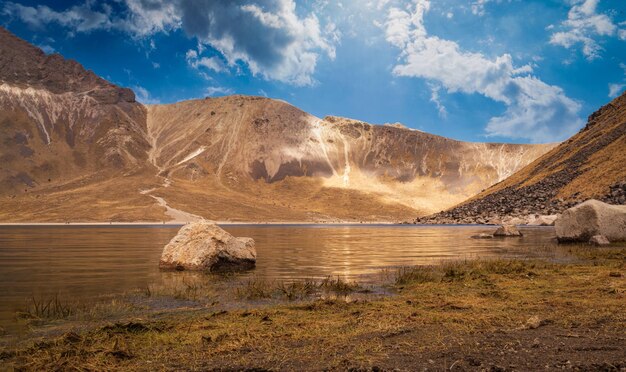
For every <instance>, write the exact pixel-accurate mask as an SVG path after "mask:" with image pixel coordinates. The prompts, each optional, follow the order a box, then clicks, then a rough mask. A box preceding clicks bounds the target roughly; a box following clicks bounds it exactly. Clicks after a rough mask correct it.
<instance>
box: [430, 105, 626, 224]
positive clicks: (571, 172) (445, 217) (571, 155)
mask: <svg viewBox="0 0 626 372" xmlns="http://www.w3.org/2000/svg"><path fill="white" fill-rule="evenodd" d="M592 198H595V199H599V200H602V201H605V202H607V203H610V204H626V93H624V94H622V95H621V96H620V97H617V98H616V99H614V100H613V101H612V102H611V103H609V104H607V105H605V106H603V107H602V108H600V109H599V110H598V111H596V112H595V113H593V114H592V115H591V116H589V119H588V122H587V125H586V126H585V127H584V128H583V129H581V130H580V132H579V133H577V134H576V135H574V136H573V137H572V138H570V139H568V140H567V141H565V142H563V143H561V144H560V145H559V146H557V147H555V148H554V149H552V150H551V151H549V152H548V153H546V154H544V155H543V156H541V157H539V158H538V159H537V160H535V161H534V162H532V163H531V164H529V165H528V166H526V167H524V168H523V169H521V170H520V171H519V172H517V173H515V174H514V175H512V176H511V177H509V178H507V179H506V180H504V181H503V182H500V183H498V184H496V185H494V186H492V187H490V188H488V189H487V190H485V191H484V192H482V193H479V194H478V195H476V196H474V197H473V198H471V199H470V200H468V201H466V202H464V203H462V204H461V205H459V206H457V207H454V208H452V209H450V210H448V211H445V212H442V213H438V214H435V215H433V216H429V217H426V218H422V219H419V218H418V221H419V222H422V223H429V222H430V223H449V222H467V223H469V222H481V223H482V222H486V221H490V220H494V221H497V220H499V219H500V218H502V217H503V216H514V217H520V218H527V217H528V216H529V215H535V214H538V215H551V214H556V213H560V212H562V211H563V210H565V209H567V208H570V207H572V206H574V205H576V204H579V203H581V202H583V201H585V200H588V199H592Z"/></svg>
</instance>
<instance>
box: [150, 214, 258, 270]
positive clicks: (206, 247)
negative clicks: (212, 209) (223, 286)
mask: <svg viewBox="0 0 626 372" xmlns="http://www.w3.org/2000/svg"><path fill="white" fill-rule="evenodd" d="M255 264H256V249H255V243H254V240H253V239H251V238H235V237H234V236H232V235H231V234H229V233H228V232H226V231H224V230H223V229H221V228H220V227H219V226H217V225H216V224H214V223H212V222H209V221H200V222H194V223H191V224H188V225H185V226H183V227H182V228H181V229H180V231H178V234H177V235H176V236H175V237H174V238H173V239H172V240H171V241H170V242H169V243H168V244H167V245H166V246H165V248H163V253H162V254H161V260H160V262H159V267H160V268H162V269H175V270H206V271H216V270H224V269H249V268H252V267H254V266H255Z"/></svg>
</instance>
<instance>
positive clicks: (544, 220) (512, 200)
mask: <svg viewBox="0 0 626 372" xmlns="http://www.w3.org/2000/svg"><path fill="white" fill-rule="evenodd" d="M559 174H560V175H562V174H563V172H561V173H559ZM559 174H557V175H554V176H551V177H548V178H547V179H545V180H542V181H540V182H538V183H537V184H535V185H531V186H527V187H522V188H520V189H517V190H513V189H512V188H506V189H503V190H501V191H498V192H495V193H493V194H490V195H487V196H486V197H484V198H482V199H479V200H475V201H471V202H469V203H466V204H462V205H459V206H458V207H455V208H453V209H450V210H448V211H442V212H439V213H436V214H433V215H431V216H426V217H422V218H417V219H416V220H415V221H414V222H415V223H420V224H453V223H454V224H458V223H477V224H495V225H497V224H501V223H507V224H511V225H525V224H528V225H536V226H551V225H552V224H553V223H554V220H556V215H557V214H560V213H562V212H563V211H565V210H567V209H568V208H572V207H574V206H576V205H578V204H580V203H581V202H583V200H580V199H577V195H576V194H575V195H573V199H571V200H563V199H561V198H558V197H556V191H557V189H558V187H555V186H556V185H557V184H561V181H562V180H561V181H559V182H556V181H555V180H554V179H557V178H559ZM609 190H610V191H609V192H608V193H606V194H605V195H604V196H602V197H600V198H599V200H602V201H604V202H606V203H609V204H626V182H618V183H616V184H614V185H612V186H610V188H609Z"/></svg>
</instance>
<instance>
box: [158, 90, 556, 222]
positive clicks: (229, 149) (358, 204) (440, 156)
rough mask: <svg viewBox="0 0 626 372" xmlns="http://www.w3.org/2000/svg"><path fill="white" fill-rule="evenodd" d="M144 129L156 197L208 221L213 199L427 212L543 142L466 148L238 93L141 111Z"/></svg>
mask: <svg viewBox="0 0 626 372" xmlns="http://www.w3.org/2000/svg"><path fill="white" fill-rule="evenodd" d="M148 132H149V135H150V136H151V138H152V143H153V150H152V152H151V156H150V159H151V160H152V162H153V163H154V165H155V166H156V167H157V168H159V169H160V170H161V175H162V176H164V177H167V178H168V180H170V181H173V183H172V187H168V188H161V189H159V190H158V191H157V193H158V194H159V195H160V196H161V197H163V198H165V199H166V200H168V201H169V202H170V204H171V205H173V206H175V207H176V208H179V209H184V210H186V211H190V212H192V213H194V214H201V215H204V216H211V218H220V216H222V215H223V214H222V212H221V211H220V209H215V208H216V207H218V206H219V205H220V204H222V205H223V204H227V205H230V206H232V208H235V209H237V208H236V207H235V205H238V204H239V206H241V204H247V205H248V207H243V208H240V209H238V211H236V212H235V211H234V210H233V209H231V208H230V207H229V209H230V211H229V213H231V216H232V217H231V218H237V219H246V218H250V217H248V216H251V215H252V216H257V217H258V216H262V217H261V218H262V219H264V220H265V219H271V220H276V219H279V220H280V219H283V218H288V219H293V218H297V219H306V220H311V219H315V220H318V219H325V220H326V219H329V218H331V219H332V217H335V218H340V219H348V220H370V221H372V220H374V221H376V220H398V219H404V218H406V213H407V212H410V211H414V212H417V213H421V214H427V213H432V212H433V211H435V210H437V209H440V208H442V207H446V206H450V205H452V204H453V203H456V202H460V201H462V200H464V199H466V198H467V197H469V196H471V195H473V194H475V193H477V192H479V191H480V190H481V189H484V188H485V187H487V186H488V185H491V184H493V183H495V182H497V181H500V180H502V179H504V178H506V177H507V176H508V175H510V174H512V173H513V172H514V171H515V170H517V169H519V168H521V167H522V166H524V165H525V164H528V163H529V162H530V161H532V160H533V159H535V158H536V157H538V156H539V155H541V154H543V153H544V152H545V151H547V150H548V149H550V148H551V147H553V145H511V144H484V143H466V142H460V141H455V140H451V139H448V138H444V137H440V136H435V135H431V134H428V133H423V132H420V131H416V130H410V129H406V128H403V127H400V126H398V125H371V124H368V123H364V122H360V121H356V120H350V119H343V118H338V117H327V118H325V119H323V120H322V119H319V118H316V117H314V116H312V115H310V114H307V113H305V112H303V111H301V110H299V109H297V108H295V107H293V106H291V105H289V104H287V103H285V102H282V101H277V100H271V99H266V98H261V97H244V96H231V97H223V98H207V99H203V100H193V101H186V102H181V103H177V104H170V105H156V106H149V107H148ZM209 189H210V190H212V192H211V193H210V195H206V196H205V197H202V194H203V193H204V192H205V191H204V190H209ZM182 195H187V196H186V197H184V198H183V197H182ZM251 196H253V198H250V197H251ZM184 199H187V200H184ZM219 200H222V201H219ZM200 201H202V202H200ZM244 201H246V202H244ZM252 205H254V206H255V208H251V206H252ZM289 216H291V217H289Z"/></svg>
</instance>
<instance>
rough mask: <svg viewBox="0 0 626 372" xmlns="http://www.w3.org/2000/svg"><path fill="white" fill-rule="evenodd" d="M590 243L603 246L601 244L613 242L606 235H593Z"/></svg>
mask: <svg viewBox="0 0 626 372" xmlns="http://www.w3.org/2000/svg"><path fill="white" fill-rule="evenodd" d="M589 244H591V245H597V246H601V245H609V244H611V242H609V239H607V238H606V236H603V235H594V236H592V237H591V239H589Z"/></svg>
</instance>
